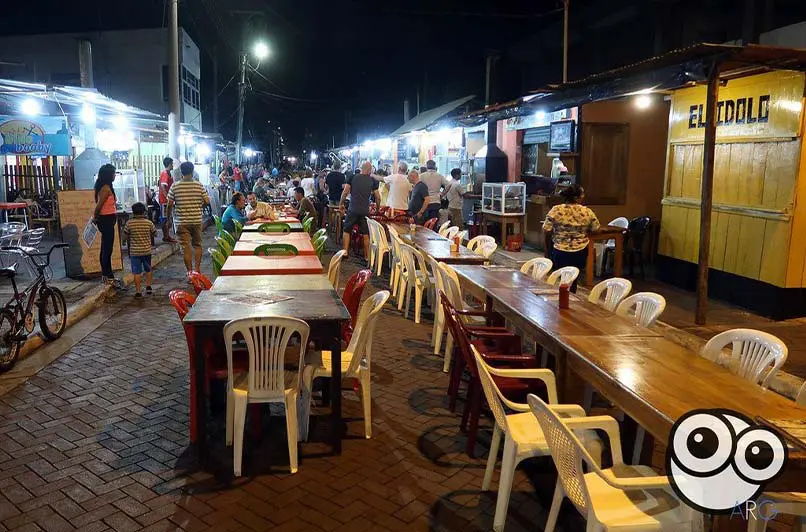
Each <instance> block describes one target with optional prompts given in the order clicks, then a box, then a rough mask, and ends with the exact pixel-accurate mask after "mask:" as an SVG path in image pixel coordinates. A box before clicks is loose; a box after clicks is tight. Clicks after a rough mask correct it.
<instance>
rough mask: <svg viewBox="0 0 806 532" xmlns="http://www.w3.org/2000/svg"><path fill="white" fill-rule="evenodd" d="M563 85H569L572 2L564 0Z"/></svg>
mask: <svg viewBox="0 0 806 532" xmlns="http://www.w3.org/2000/svg"><path fill="white" fill-rule="evenodd" d="M563 4H564V5H563V8H564V9H563V83H568V11H569V7H570V4H571V0H563Z"/></svg>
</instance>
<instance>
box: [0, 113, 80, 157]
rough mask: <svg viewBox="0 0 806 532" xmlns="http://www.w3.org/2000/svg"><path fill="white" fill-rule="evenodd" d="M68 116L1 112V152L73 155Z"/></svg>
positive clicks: (33, 155) (36, 155)
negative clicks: (11, 114)
mask: <svg viewBox="0 0 806 532" xmlns="http://www.w3.org/2000/svg"><path fill="white" fill-rule="evenodd" d="M72 153H73V150H72V147H71V145H70V132H69V131H68V129H67V119H65V118H62V117H53V116H41V117H36V118H33V119H29V118H22V117H14V116H0V155H25V156H29V157H46V156H48V155H72Z"/></svg>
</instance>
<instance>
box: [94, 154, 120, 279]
mask: <svg viewBox="0 0 806 532" xmlns="http://www.w3.org/2000/svg"><path fill="white" fill-rule="evenodd" d="M115 173H116V169H115V167H114V166H112V165H111V164H105V165H103V166H102V167H101V168H100V169H99V170H98V178H97V179H96V180H95V213H94V216H93V219H94V220H95V225H97V226H98V230H99V231H100V232H101V274H102V275H103V279H104V282H105V283H106V284H112V285H116V286H117V281H116V280H115V274H114V272H113V271H112V249H113V248H114V246H115V222H116V221H117V211H118V209H117V197H116V196H115V190H114V189H113V188H112V183H113V182H114V181H115Z"/></svg>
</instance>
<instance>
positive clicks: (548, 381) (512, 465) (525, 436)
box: [470, 346, 601, 531]
mask: <svg viewBox="0 0 806 532" xmlns="http://www.w3.org/2000/svg"><path fill="white" fill-rule="evenodd" d="M470 348H471V349H472V350H473V356H475V357H476V365H477V367H478V372H479V380H480V381H481V386H482V388H483V389H484V395H485V397H486V398H487V404H488V405H489V406H490V410H492V412H493V418H494V428H493V437H492V441H491V443H490V454H489V455H488V457H487V468H486V469H485V471H484V481H483V482H482V485H481V489H482V490H484V491H487V490H489V489H490V483H491V482H492V478H493V470H494V469H495V464H496V462H497V461H498V449H499V448H500V446H501V434H502V433H503V435H504V438H505V439H504V456H503V459H502V462H501V477H500V479H499V481H498V499H497V502H496V505H495V517H494V518H493V530H495V531H501V530H503V529H504V524H505V523H506V519H507V508H508V506H509V497H510V493H511V492H512V479H513V477H514V475H515V469H516V468H517V467H518V464H519V463H521V462H522V461H523V460H525V459H527V458H534V457H537V456H548V455H549V454H550V453H549V446H548V443H546V438H545V437H544V436H543V431H542V430H540V425H538V424H537V420H536V419H535V417H534V416H533V415H532V414H531V413H530V409H529V405H527V404H522V403H515V402H513V401H510V400H509V399H507V398H506V397H504V395H503V394H502V393H501V390H499V389H498V386H496V384H495V381H494V380H493V376H496V377H503V378H507V377H509V378H517V379H535V380H540V381H542V382H543V384H544V385H545V387H546V392H547V395H548V399H549V404H550V405H551V406H550V408H551V409H552V410H553V411H554V412H557V413H560V414H563V415H566V416H568V417H584V416H585V411H584V410H582V407H581V406H579V405H559V404H557V385H556V380H555V378H554V373H553V372H552V371H551V370H549V369H498V368H493V367H491V366H489V365H488V364H487V363H486V362H485V361H484V359H483V358H482V356H481V355H480V354H479V352H478V351H477V350H476V348H475V346H471V347H470ZM506 409H509V410H513V411H515V413H514V414H507V413H506ZM587 436H589V437H590V439H589V440H586V441H587V443H588V447H589V448H591V450H594V453H596V452H597V451H596V450H595V449H593V447H594V445H595V443H594V442H598V438H596V437H595V435H594V434H592V433H591V434H590V435H587ZM598 447H599V448H598V454H599V455H600V456H601V446H598Z"/></svg>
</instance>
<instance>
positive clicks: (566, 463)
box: [527, 394, 621, 518]
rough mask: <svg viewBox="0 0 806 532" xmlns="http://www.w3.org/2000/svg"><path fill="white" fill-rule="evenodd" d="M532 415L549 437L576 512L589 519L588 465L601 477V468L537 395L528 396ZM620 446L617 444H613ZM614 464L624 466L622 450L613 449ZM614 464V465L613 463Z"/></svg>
mask: <svg viewBox="0 0 806 532" xmlns="http://www.w3.org/2000/svg"><path fill="white" fill-rule="evenodd" d="M527 401H528V402H529V406H530V407H531V409H532V414H534V416H535V418H537V422H538V423H539V424H540V428H541V430H542V431H543V436H544V437H545V438H546V443H548V446H549V450H550V451H551V459H552V460H553V461H554V466H555V467H556V468H557V474H558V476H559V479H560V482H561V483H562V486H563V490H564V491H565V494H566V496H567V497H568V498H569V499H570V500H571V502H572V503H574V506H576V507H577V510H579V512H580V513H581V514H582V515H583V516H585V517H586V518H587V516H588V504H589V501H590V494H589V493H588V488H587V485H586V484H585V478H584V476H585V472H586V469H585V466H586V465H587V468H588V469H589V470H590V469H593V470H594V471H596V472H597V473H599V474H601V470H600V469H599V466H598V465H596V462H595V461H594V459H593V457H592V456H591V455H590V454H589V453H588V451H587V450H586V449H585V447H584V446H583V445H582V442H580V441H579V438H577V436H576V434H574V432H573V431H572V430H571V429H569V428H568V427H567V426H566V425H565V423H563V421H562V419H560V417H559V416H558V415H557V414H556V413H555V412H554V411H552V410H551V408H549V406H548V405H547V404H546V403H545V402H544V401H543V400H542V399H540V398H539V397H537V396H536V395H534V394H529V395H528V396H527ZM614 443H616V444H617V443H618V442H614ZM611 453H612V455H613V461H614V462H616V461H617V459H618V461H619V465H621V449H618V451H616V450H615V449H613V450H611ZM614 465H615V464H614Z"/></svg>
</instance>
